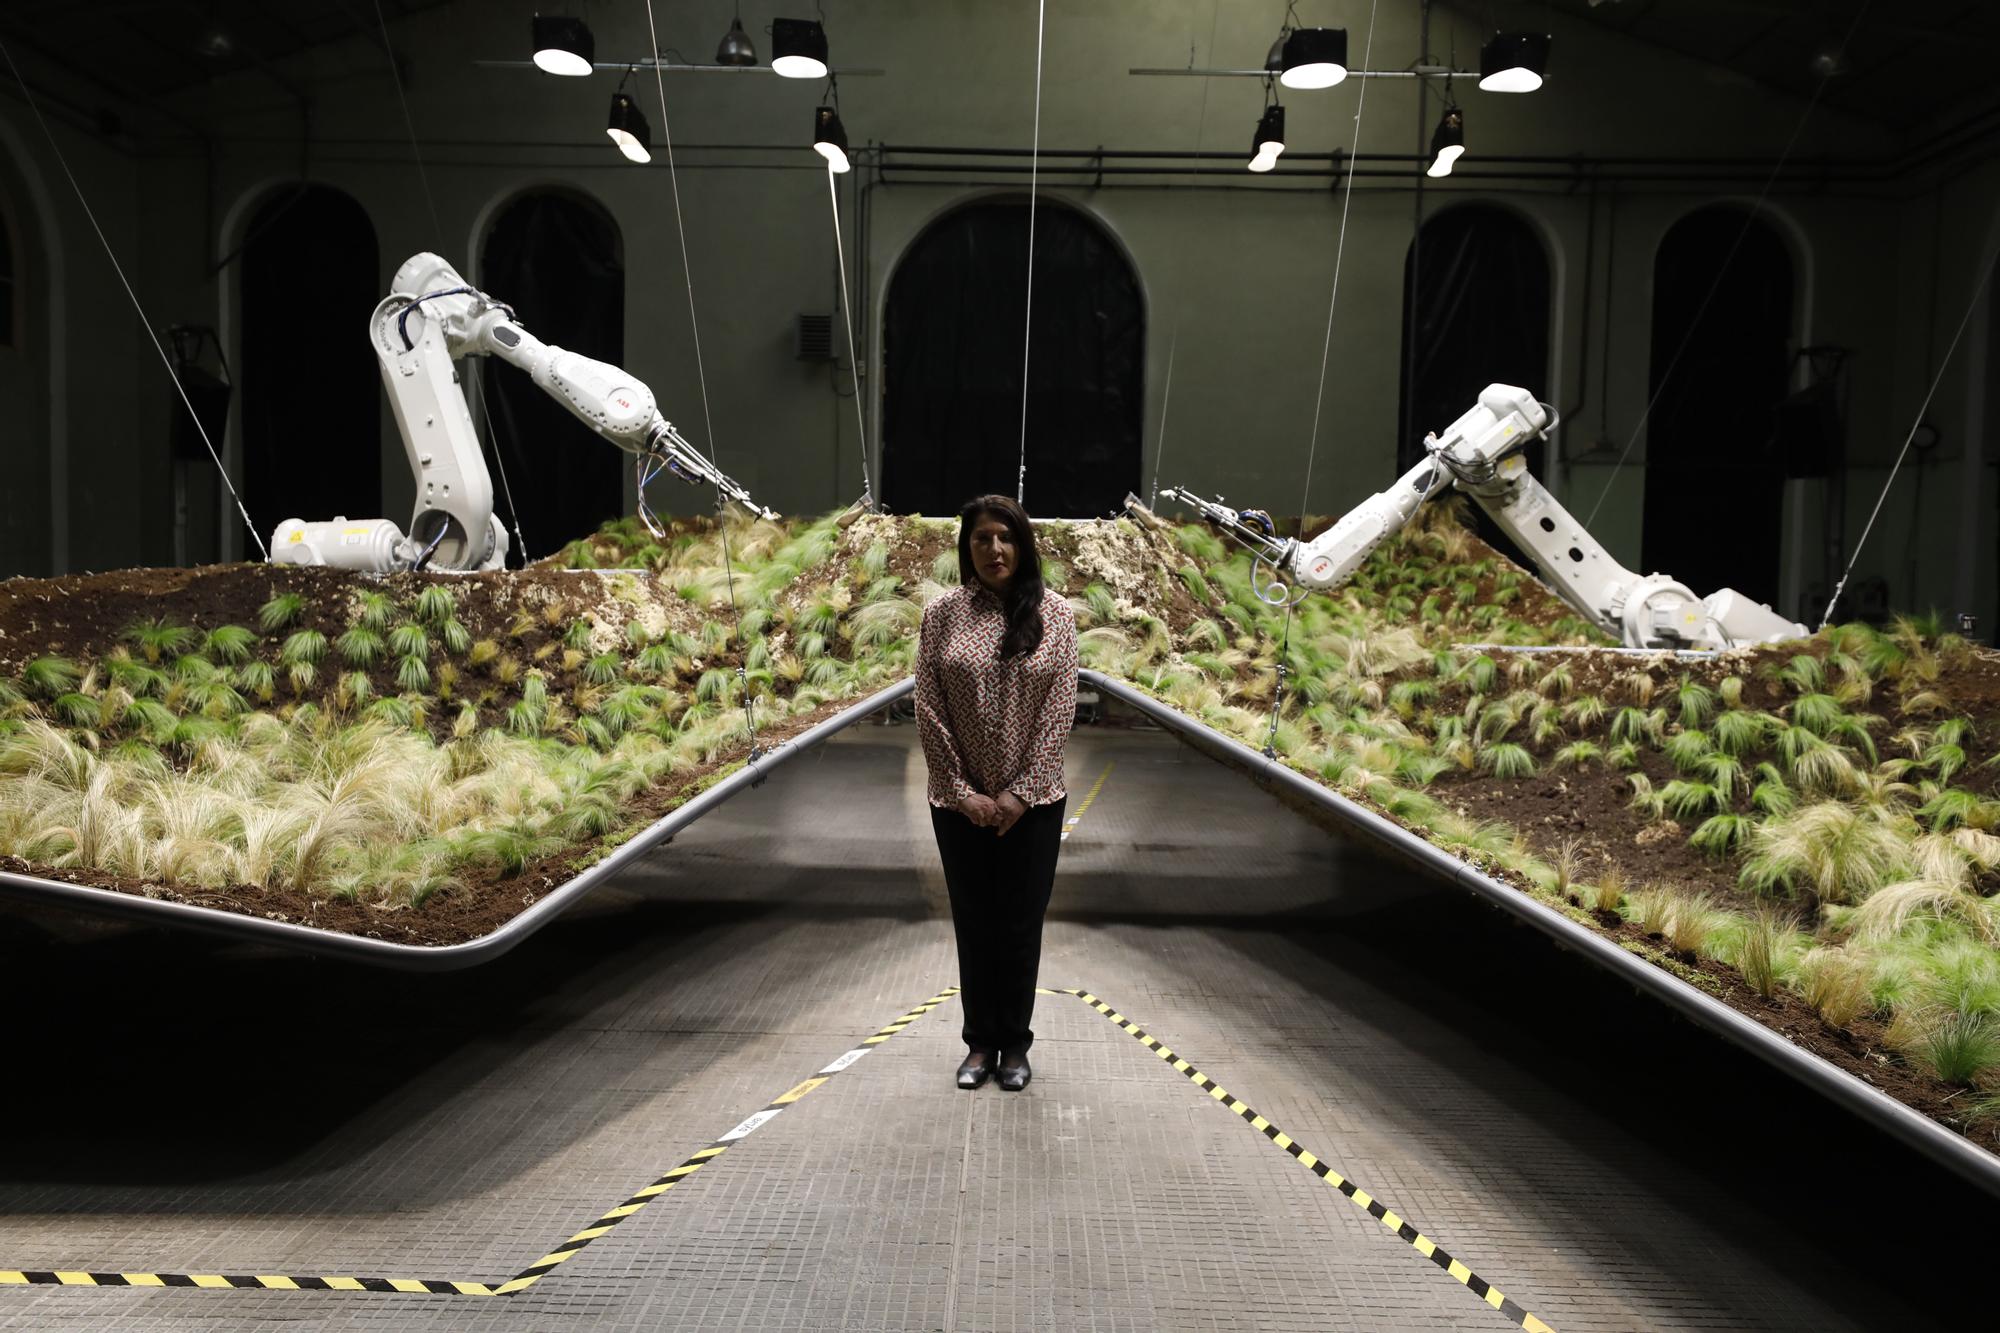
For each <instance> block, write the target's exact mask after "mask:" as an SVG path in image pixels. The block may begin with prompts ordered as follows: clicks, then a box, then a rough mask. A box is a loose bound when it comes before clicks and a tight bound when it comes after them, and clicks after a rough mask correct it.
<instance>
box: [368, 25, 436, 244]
mask: <svg viewBox="0 0 2000 1333" xmlns="http://www.w3.org/2000/svg"><path fill="white" fill-rule="evenodd" d="M375 25H376V26H377V27H379V28H380V29H381V30H382V49H383V50H384V51H386V52H388V54H389V73H390V75H391V76H392V77H393V78H394V79H395V80H396V100H397V101H398V102H401V103H402V104H403V128H404V129H405V130H407V131H408V132H409V135H410V156H411V157H414V158H415V159H416V160H417V177H418V179H420V180H421V181H423V184H424V206H425V207H426V208H428V209H430V214H431V231H432V232H433V233H434V234H435V235H436V236H437V243H438V244H439V245H443V244H444V224H443V223H441V222H439V221H438V206H437V196H436V195H434V194H432V193H431V173H430V171H429V170H428V169H427V168H426V167H425V166H424V153H423V150H422V149H421V148H419V147H417V121H416V117H414V116H412V115H411V114H410V97H409V94H408V93H406V92H404V91H403V70H402V67H401V66H400V65H398V64H397V63H396V48H395V46H394V45H392V44H391V43H390V41H389V24H388V21H387V20H386V19H384V18H383V17H382V0H375Z"/></svg>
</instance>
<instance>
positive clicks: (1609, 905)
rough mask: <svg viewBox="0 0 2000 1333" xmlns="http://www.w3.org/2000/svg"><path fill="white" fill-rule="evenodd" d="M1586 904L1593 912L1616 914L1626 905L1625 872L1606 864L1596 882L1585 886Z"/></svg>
mask: <svg viewBox="0 0 2000 1333" xmlns="http://www.w3.org/2000/svg"><path fill="white" fill-rule="evenodd" d="M1583 900H1584V905H1585V906H1587V907H1589V908H1590V910H1591V911H1593V912H1609V913H1613V914H1616V913H1617V912H1618V911H1619V909H1620V908H1622V907H1623V906H1624V905H1625V872H1624V871H1623V870H1620V869H1619V868H1618V867H1617V866H1615V865H1613V866H1606V867H1605V868H1604V873H1603V874H1601V875H1599V876H1598V877H1597V882H1596V883H1595V884H1586V885H1584V886H1583Z"/></svg>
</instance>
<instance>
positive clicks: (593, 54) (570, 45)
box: [534, 14, 597, 77]
mask: <svg viewBox="0 0 2000 1333" xmlns="http://www.w3.org/2000/svg"><path fill="white" fill-rule="evenodd" d="M534 34H535V64H536V66H537V67H539V68H541V69H543V70H545V71H547V72H548V73H550V74H567V75H571V76H572V77H575V76H581V75H584V74H588V73H590V72H591V69H592V65H591V62H592V61H593V60H595V59H596V58H597V40H596V38H594V37H592V36H591V35H590V25H589V24H588V23H585V22H584V21H583V20H582V19H577V18H568V17H565V16H563V15H560V14H556V15H547V16H544V15H541V14H537V15H535V23H534Z"/></svg>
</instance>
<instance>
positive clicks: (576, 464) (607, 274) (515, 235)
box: [478, 189, 625, 563]
mask: <svg viewBox="0 0 2000 1333" xmlns="http://www.w3.org/2000/svg"><path fill="white" fill-rule="evenodd" d="M478 283H479V286H480V288H481V289H482V290H484V291H486V292H488V293H490V294H491V295H492V296H493V298H494V299H495V300H499V301H505V302H506V303H507V304H508V305H510V306H512V307H513V308H514V312H515V314H516V315H518V316H519V318H520V321H521V326H522V327H523V328H525V329H527V330H528V331H529V332H531V333H533V334H534V335H535V336H536V337H537V338H540V339H541V340H542V341H543V342H545V343H549V344H551V345H552V346H556V347H561V348H564V349H565V350H567V351H571V352H576V353H579V354H581V355H583V356H588V357H594V358H596V359H597V360H600V361H609V362H610V363H612V364H613V365H623V364H624V361H625V242H624V238H623V237H622V236H621V235H620V233H619V230H618V223H617V222H616V221H615V220H614V219H613V218H612V216H611V214H610V213H608V212H607V211H605V209H604V207H603V206H602V205H601V204H599V203H598V202H597V201H596V200H594V199H591V198H589V197H588V196H585V195H582V194H577V193H574V192H571V191H567V190H555V189H542V190H534V191H530V192H529V193H527V194H523V195H519V196H517V197H516V198H514V199H513V200H511V201H510V202H509V203H508V204H507V205H506V207H504V208H502V209H501V210H500V211H499V212H498V213H497V214H496V215H495V216H494V219H493V224H492V226H491V227H490V228H489V229H488V230H487V233H486V239H485V241H484V243H483V244H482V245H481V247H480V253H479V278H478ZM484 374H485V389H486V402H487V405H488V413H487V415H488V418H489V420H490V421H491V423H492V427H493V434H492V438H493V441H494V443H495V445H496V447H497V448H498V449H499V450H500V451H501V453H502V455H503V456H504V458H505V459H506V473H507V482H508V489H511V490H512V492H513V496H514V504H515V506H516V507H517V509H518V514H519V519H520V525H521V534H522V537H523V539H524V540H525V541H526V542H527V543H528V544H529V546H530V547H531V548H532V549H530V550H528V551H525V552H517V553H516V554H515V555H514V556H513V557H511V560H512V562H513V563H520V562H521V561H523V560H526V559H533V558H536V557H538V556H542V555H546V554H547V553H548V552H550V551H553V550H555V549H556V548H557V547H559V546H561V545H562V544H563V543H564V542H567V541H570V540H572V539H574V538H577V537H581V536H583V535H585V534H586V533H589V532H593V531H595V530H596V528H597V526H598V525H599V524H600V523H602V522H604V521H605V520H606V519H610V518H616V517H618V515H619V514H620V513H621V512H622V511H623V509H624V507H625V488H624V474H623V471H622V467H623V460H624V459H625V455H624V454H622V453H620V452H619V451H618V449H617V448H616V447H615V446H613V445H611V444H610V443H608V442H607V441H605V440H604V439H603V438H602V437H601V436H599V435H598V434H597V433H596V432H594V431H592V430H591V429H590V428H589V427H588V426H585V425H584V424H583V423H582V422H581V421H578V420H577V419H576V418H575V417H574V416H572V415H570V413H569V411H568V410H567V409H566V408H564V407H563V406H562V404H560V403H558V402H556V400H555V399H553V398H551V397H549V395H548V394H547V393H545V392H543V391H542V390H541V389H538V388H536V387H535V385H534V384H533V382H532V381H530V380H529V379H528V377H527V376H526V375H524V374H522V373H521V372H520V371H519V370H516V369H515V368H514V367H513V366H510V365H506V364H504V363H503V362H501V361H499V360H498V359H497V358H488V359H487V364H486V366H485V368H484ZM493 484H494V502H495V505H496V510H497V512H499V513H500V514H501V516H502V518H503V519H504V518H505V517H506V508H507V499H506V494H505V492H504V491H503V490H502V488H501V479H500V478H499V477H497V476H496V477H495V478H494V479H493ZM509 526H510V527H511V526H512V525H511V524H510V525H509Z"/></svg>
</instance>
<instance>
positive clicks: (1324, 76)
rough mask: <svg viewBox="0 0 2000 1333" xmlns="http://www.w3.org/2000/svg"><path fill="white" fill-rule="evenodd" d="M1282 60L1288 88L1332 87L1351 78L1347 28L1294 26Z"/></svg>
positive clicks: (1280, 79)
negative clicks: (1349, 74)
mask: <svg viewBox="0 0 2000 1333" xmlns="http://www.w3.org/2000/svg"><path fill="white" fill-rule="evenodd" d="M1279 63H1280V65H1281V66H1282V67H1283V69H1282V72H1281V73H1280V74H1279V75H1278V82H1279V83H1282V84H1284V85H1285V86H1286V87H1287V88H1331V87H1333V85H1334V84H1336V83H1339V82H1340V81H1341V80H1342V79H1344V78H1346V77H1347V29H1345V28H1294V29H1292V32H1291V35H1290V36H1288V37H1286V38H1285V49H1284V53H1283V54H1282V56H1281V57H1280V58H1279Z"/></svg>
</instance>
